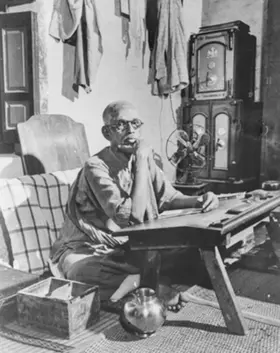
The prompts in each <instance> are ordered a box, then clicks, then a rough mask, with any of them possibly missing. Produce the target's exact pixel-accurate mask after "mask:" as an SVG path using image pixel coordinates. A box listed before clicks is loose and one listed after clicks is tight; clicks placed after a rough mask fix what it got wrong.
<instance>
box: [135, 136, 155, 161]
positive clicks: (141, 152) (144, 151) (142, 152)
mask: <svg viewBox="0 0 280 353" xmlns="http://www.w3.org/2000/svg"><path fill="white" fill-rule="evenodd" d="M135 155H136V159H137V158H142V159H146V160H148V159H149V158H150V157H151V156H152V155H153V150H152V148H151V147H150V146H149V145H147V144H146V143H145V142H144V141H143V140H140V141H139V142H138V143H136V146H135Z"/></svg>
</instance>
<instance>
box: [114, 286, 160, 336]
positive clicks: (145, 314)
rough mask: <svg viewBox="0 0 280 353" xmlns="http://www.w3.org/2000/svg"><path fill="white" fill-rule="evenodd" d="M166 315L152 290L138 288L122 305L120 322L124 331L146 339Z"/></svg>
mask: <svg viewBox="0 0 280 353" xmlns="http://www.w3.org/2000/svg"><path fill="white" fill-rule="evenodd" d="M166 313H167V308H166V306H165V305H164V303H163V302H162V301H161V300H160V299H159V298H158V297H157V296H156V293H155V291H154V290H153V289H151V288H138V289H136V290H135V291H134V292H133V293H132V295H131V298H130V299H128V300H127V302H126V303H125V304H124V307H123V312H122V314H121V317H120V321H121V324H122V326H123V327H124V329H125V330H127V331H129V332H130V333H133V334H135V335H137V336H139V337H141V338H146V337H149V336H151V335H152V334H154V333H155V332H156V330H157V329H158V328H160V327H161V326H162V325H163V324H164V321H165V319H166Z"/></svg>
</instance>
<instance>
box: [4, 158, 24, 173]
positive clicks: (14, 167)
mask: <svg viewBox="0 0 280 353" xmlns="http://www.w3.org/2000/svg"><path fill="white" fill-rule="evenodd" d="M23 174H24V173H23V165H22V161H21V158H20V157H19V156H15V157H10V156H9V157H1V158H0V178H2V179H4V178H7V179H11V178H16V177H19V176H22V175H23Z"/></svg>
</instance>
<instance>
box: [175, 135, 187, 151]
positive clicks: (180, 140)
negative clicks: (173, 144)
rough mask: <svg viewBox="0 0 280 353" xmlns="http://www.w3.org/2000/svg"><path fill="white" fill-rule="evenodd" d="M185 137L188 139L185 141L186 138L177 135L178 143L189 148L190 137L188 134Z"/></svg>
mask: <svg viewBox="0 0 280 353" xmlns="http://www.w3.org/2000/svg"><path fill="white" fill-rule="evenodd" d="M185 137H186V139H184V137H182V136H181V134H178V135H177V139H178V142H180V143H181V144H182V145H183V146H185V147H186V148H188V147H189V141H190V140H189V135H188V134H187V133H186V134H185Z"/></svg>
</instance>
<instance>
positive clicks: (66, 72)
mask: <svg viewBox="0 0 280 353" xmlns="http://www.w3.org/2000/svg"><path fill="white" fill-rule="evenodd" d="M74 65H75V47H74V46H73V45H70V44H66V43H64V44H63V75H62V90H61V94H62V96H63V97H65V98H67V99H69V100H70V101H71V102H74V100H75V98H78V92H77V90H74V89H73V82H74Z"/></svg>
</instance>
